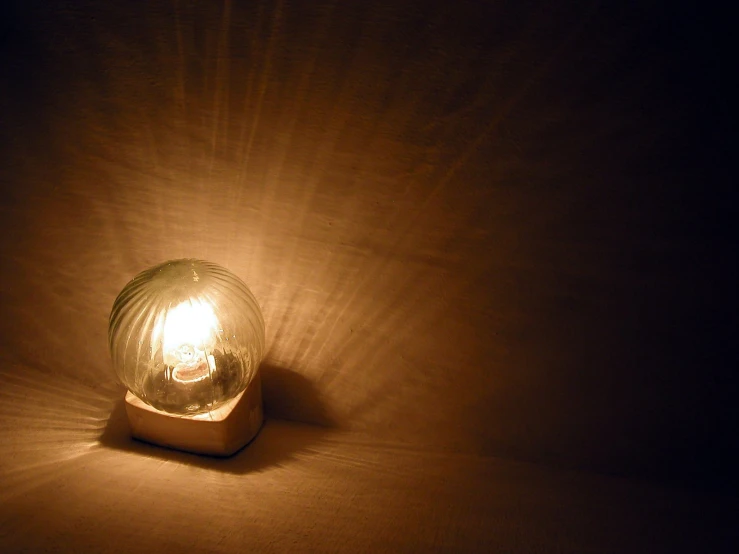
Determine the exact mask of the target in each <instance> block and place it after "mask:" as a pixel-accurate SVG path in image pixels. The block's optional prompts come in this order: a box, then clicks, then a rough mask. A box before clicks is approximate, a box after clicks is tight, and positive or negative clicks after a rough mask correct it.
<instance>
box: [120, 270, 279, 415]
mask: <svg viewBox="0 0 739 554" xmlns="http://www.w3.org/2000/svg"><path fill="white" fill-rule="evenodd" d="M108 342H109V346H110V354H111V357H112V359H113V367H114V369H115V371H116V373H117V375H118V378H119V379H120V380H121V382H122V383H123V384H124V385H125V386H126V387H128V390H129V391H131V392H132V393H133V394H135V395H136V396H137V397H138V398H140V399H141V400H142V401H144V402H145V403H147V404H149V405H150V406H153V407H154V408H156V409H158V410H163V411H166V412H170V413H174V414H194V413H199V412H207V411H210V410H213V409H215V408H218V407H219V406H221V405H223V404H224V403H226V402H228V401H229V400H231V399H232V398H235V397H236V396H238V395H239V393H240V392H242V391H243V390H244V389H246V387H247V385H249V383H250V382H251V381H252V379H254V377H255V376H256V372H257V369H258V367H259V362H260V361H261V359H262V354H263V352H264V319H263V317H262V312H261V310H260V309H259V305H258V304H257V301H256V299H255V298H254V295H253V294H252V293H251V291H250V290H249V289H248V288H247V286H246V285H245V284H244V283H243V282H242V281H241V280H240V279H239V278H238V277H237V276H236V275H234V274H233V273H231V272H230V271H228V270H227V269H225V268H223V267H221V266H219V265H216V264H214V263H210V262H205V261H201V260H191V259H186V260H172V261H169V262H164V263H163V264H160V265H157V266H155V267H152V268H151V269H147V270H146V271H143V272H142V273H140V274H138V275H137V276H136V277H134V278H133V280H131V281H130V282H129V283H128V284H127V285H126V287H125V288H124V289H123V290H122V291H121V293H120V294H119V295H118V298H116V300H115V303H114V304H113V310H112V311H111V313H110V322H109V327H108Z"/></svg>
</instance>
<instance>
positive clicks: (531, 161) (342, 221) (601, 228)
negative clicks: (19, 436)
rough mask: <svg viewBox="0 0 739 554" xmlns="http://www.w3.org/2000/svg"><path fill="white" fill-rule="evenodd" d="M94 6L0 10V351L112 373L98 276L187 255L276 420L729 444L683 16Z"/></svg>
mask: <svg viewBox="0 0 739 554" xmlns="http://www.w3.org/2000/svg"><path fill="white" fill-rule="evenodd" d="M87 4H89V5H85V3H84V2H77V3H74V5H73V6H71V5H68V4H67V5H64V4H61V3H59V4H57V3H53V2H31V3H25V4H23V5H22V6H21V7H19V8H17V9H16V10H15V11H13V12H12V13H10V12H7V14H8V15H9V17H7V18H5V22H6V23H4V24H3V33H4V34H3V37H4V38H3V39H2V40H3V50H2V94H1V95H0V102H1V103H0V110H1V111H0V116H1V117H2V127H1V128H0V138H1V139H2V150H1V151H0V152H1V154H0V155H1V156H2V157H1V159H0V161H1V162H2V167H0V179H1V180H2V187H3V190H2V206H1V208H0V209H1V212H0V248H1V253H2V260H1V261H0V263H1V264H2V265H1V266H0V267H1V271H2V273H1V274H0V279H1V287H0V295H1V296H0V302H1V303H2V304H1V305H2V318H1V319H0V336H1V337H2V338H1V339H0V340H1V341H2V342H1V343H0V347H1V348H2V356H3V357H4V358H6V359H8V360H13V361H15V362H18V363H21V364H24V365H25V366H28V367H32V368H34V369H36V370H39V371H41V372H43V373H44V374H47V375H50V376H51V375H53V374H62V375H63V376H64V377H65V378H70V379H73V380H76V381H79V382H82V383H85V384H86V385H90V386H98V385H99V384H100V383H109V382H112V380H113V376H112V372H111V370H110V367H109V362H108V355H107V347H106V325H107V316H108V312H109V309H110V306H111V304H112V302H113V299H114V298H115V295H116V294H117V292H118V291H119V290H120V289H121V288H122V287H123V285H124V284H125V283H126V281H127V280H128V279H129V278H130V277H132V276H133V275H134V274H135V273H137V272H138V271H140V270H142V269H144V268H146V267H148V266H149V265H153V264H155V263H157V262H160V261H163V260H165V259H170V258H177V257H201V258H205V259H209V260H212V261H215V262H217V263H220V264H223V265H225V266H227V267H229V268H230V269H232V270H233V271H234V272H236V273H237V274H238V275H240V276H241V277H242V278H243V279H244V280H245V281H246V282H247V283H248V284H249V286H250V287H251V288H252V290H253V291H254V293H255V295H256V296H257V298H258V300H259V301H260V303H261V305H262V307H263V310H264V314H265V319H266V324H267V342H268V355H267V358H266V361H265V396H266V402H267V411H268V413H271V414H272V415H273V416H276V417H283V418H288V419H297V420H300V421H306V422H312V423H320V424H324V425H329V426H337V427H340V428H345V429H351V430H356V431H362V432H365V433H369V434H370V435H374V436H376V437H379V438H383V439H388V440H402V441H409V442H412V443H415V444H423V445H430V446H433V447H436V448H442V449H454V450H459V451H463V452H475V453H485V454H502V455H511V456H515V457H519V458H525V459H533V460H544V461H548V462H555V463H565V464H574V465H578V466H588V467H595V468H598V469H603V470H610V471H619V472H637V473H643V472H651V471H653V470H655V469H657V468H659V471H660V472H662V471H665V470H667V471H670V472H673V473H676V474H680V475H688V474H692V473H695V472H699V471H704V470H709V471H711V472H713V471H715V470H717V469H720V468H721V467H724V468H728V467H730V464H731V463H732V460H734V461H735V460H736V458H735V457H734V458H732V456H731V455H729V454H731V452H730V448H731V447H732V446H733V445H734V444H735V438H734V437H733V436H732V434H733V429H735V426H736V423H737V412H736V408H735V407H734V403H733V398H734V393H735V392H736V377H734V369H733V365H734V363H735V362H736V359H735V358H736V355H735V353H734V352H730V347H729V344H730V342H729V339H730V335H731V333H730V330H731V327H730V323H731V319H730V317H733V315H731V314H733V308H734V305H735V293H734V284H733V283H734V282H735V279H736V273H735V270H733V269H731V264H730V261H731V258H732V257H733V256H732V255H731V253H732V252H733V247H732V239H731V238H730V236H731V233H730V232H729V227H728V222H730V221H733V220H732V219H731V218H730V214H729V211H730V210H731V211H734V209H733V208H732V207H731V206H730V204H729V202H728V198H729V195H728V190H729V176H728V174H726V173H724V172H723V171H724V169H725V168H726V167H727V165H726V162H725V160H726V159H727V149H725V148H724V149H722V146H721V145H722V142H721V139H722V137H723V134H722V133H723V132H724V131H723V126H724V123H723V119H722V118H721V117H720V116H721V113H720V111H721V110H722V109H724V105H723V104H722V103H721V102H722V99H723V96H722V95H721V94H722V93H721V90H720V88H719V87H720V83H719V82H717V81H715V80H714V79H715V77H716V76H717V75H718V73H717V67H718V65H719V63H718V61H716V60H717V59H718V58H716V56H713V50H711V49H712V48H714V46H713V45H712V43H711V42H710V41H707V42H706V41H704V39H705V38H706V36H707V35H704V34H702V33H704V31H705V29H704V28H703V27H702V21H701V20H700V18H691V19H688V18H687V16H686V17H683V15H682V14H680V13H675V12H674V11H673V12H671V13H670V17H665V15H664V12H662V11H661V10H660V9H659V6H651V7H650V6H649V5H648V4H642V5H640V7H633V6H632V7H626V6H623V5H622V4H621V3H615V2H614V3H613V4H618V5H617V6H614V7H609V5H608V3H597V2H580V3H578V2H570V3H566V2H565V3H557V2H512V3H500V2H487V3H485V2H471V1H469V2H466V1H462V2H440V3H438V5H436V4H434V3H431V2H428V1H418V2H412V1H403V2H377V3H374V2H373V3H371V2H362V1H356V2H354V1H350V2H327V1H305V2H303V1H298V2H287V1H286V2H278V1H275V2H270V1H263V2H225V3H218V2H209V3H208V2H205V3H198V5H196V4H195V3H194V2H172V3H167V2H161V3H160V2H146V3H130V2H119V3H113V2H88V3H87ZM560 4H561V5H560ZM5 9H6V10H8V9H9V8H5ZM691 17H692V16H691ZM712 38H713V39H716V37H715V35H714V36H713V37H712ZM716 40H718V39H716ZM699 43H700V44H701V45H702V48H703V49H704V50H701V51H696V50H695V47H696V45H698V44H699ZM719 46H720V45H719ZM719 46H716V49H717V50H716V52H718V51H719V50H718V48H719ZM665 468H667V469H665Z"/></svg>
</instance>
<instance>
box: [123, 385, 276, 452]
mask: <svg viewBox="0 0 739 554" xmlns="http://www.w3.org/2000/svg"><path fill="white" fill-rule="evenodd" d="M126 414H127V415H128V422H129V423H130V425H131V434H132V435H133V437H134V438H136V439H139V440H142V441H145V442H150V443H153V444H158V445H161V446H167V447H169V448H175V449H177V450H184V451H187V452H194V453H196V454H209V455H212V456H230V455H232V454H234V453H236V452H238V451H239V450H241V449H242V448H243V447H244V446H246V445H247V444H248V443H249V442H251V440H252V439H253V438H254V437H256V435H257V433H258V432H259V429H260V428H261V427H262V421H263V413H262V387H261V383H260V379H259V374H258V373H257V375H256V376H255V377H254V379H252V381H251V383H249V386H247V387H246V389H245V390H244V391H243V392H242V393H241V394H239V395H238V396H237V397H236V398H234V399H233V400H230V401H228V402H227V403H226V404H224V405H223V406H221V407H219V408H217V409H215V410H213V411H211V412H206V413H202V414H194V415H177V414H170V413H167V412H163V411H161V410H157V409H156V408H153V407H152V406H149V405H148V404H146V403H145V402H143V401H142V400H141V399H139V398H138V397H137V396H135V395H134V394H132V393H131V392H130V391H129V392H127V393H126Z"/></svg>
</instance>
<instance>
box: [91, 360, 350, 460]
mask: <svg viewBox="0 0 739 554" xmlns="http://www.w3.org/2000/svg"><path fill="white" fill-rule="evenodd" d="M260 372H261V377H262V395H263V399H264V413H265V423H264V425H263V426H262V428H261V430H260V431H259V434H258V435H257V436H256V437H255V438H254V440H252V441H251V442H250V443H249V444H248V445H247V446H245V447H244V448H243V449H241V450H240V451H239V452H237V453H236V454H234V455H233V456H230V457H228V458H217V457H212V456H201V455H198V454H191V453H189V452H181V451H179V450H173V449H171V448H166V447H162V446H155V445H151V444H147V443H144V442H141V441H138V440H135V439H133V438H132V437H131V431H130V428H129V425H128V417H127V416H126V407H125V400H124V398H123V396H121V399H120V400H119V401H118V402H116V404H115V406H114V408H113V410H112V411H111V414H110V417H109V418H108V423H107V425H106V426H105V429H104V431H103V433H102V435H101V436H100V439H99V441H100V444H101V445H103V446H105V447H108V448H114V449H117V450H124V451H127V452H133V453H137V454H141V455H143V456H147V457H157V458H161V459H166V460H171V461H176V462H179V463H183V464H188V465H193V466H199V467H203V468H207V469H214V470H217V471H224V472H230V473H251V472H257V471H260V470H262V469H265V468H268V467H271V466H279V465H282V464H284V463H286V462H287V461H289V460H291V459H293V458H294V457H295V456H296V455H297V454H298V453H300V452H306V451H307V450H308V449H309V447H311V446H315V445H317V444H319V443H320V442H321V441H322V440H323V439H324V438H325V436H326V435H327V433H328V432H329V430H330V428H334V427H336V422H335V419H334V417H333V416H332V415H331V410H330V409H329V408H328V407H327V406H325V405H324V403H323V402H322V401H321V398H320V395H319V394H318V392H317V391H316V389H315V387H314V386H313V383H311V382H310V381H309V380H308V379H306V378H305V377H304V376H302V375H300V374H299V373H295V372H294V371H291V370H289V369H285V368H281V367H277V366H274V365H271V364H268V363H263V364H262V365H261V367H260ZM285 420H288V421H285Z"/></svg>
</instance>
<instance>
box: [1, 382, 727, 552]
mask: <svg viewBox="0 0 739 554" xmlns="http://www.w3.org/2000/svg"><path fill="white" fill-rule="evenodd" d="M6 369H8V368H6ZM11 369H12V368H11ZM16 369H17V368H16ZM2 375H3V378H4V379H5V387H4V388H3V389H2V396H3V398H2V402H0V444H3V448H4V452H3V455H2V457H1V458H0V552H131V551H139V552H181V551H187V552H247V551H258V552H309V551H310V552H383V551H385V552H406V551H407V552H699V551H701V552H720V551H727V552H729V551H732V546H734V545H735V544H737V542H736V531H735V529H734V528H735V525H734V523H735V521H736V515H737V513H738V512H737V501H736V499H734V498H733V497H731V496H726V497H723V496H721V495H720V494H719V493H715V492H714V493H710V494H709V493H707V492H696V491H694V490H693V491H690V490H687V489H677V488H668V487H665V486H661V485H656V484H650V483H646V482H640V481H635V480H628V479H623V478H617V477H609V476H602V475H595V474H588V473H582V472H574V471H566V470H561V469H552V468H547V467H543V466H537V465H535V464H530V463H522V462H515V461H507V460H502V459H498V458H491V457H483V456H474V455H469V454H459V453H454V452H443V451H439V450H434V449H433V448H424V447H422V446H418V445H415V446H413V447H410V446H404V445H402V444H399V443H388V442H377V441H373V440H371V439H369V438H364V437H363V436H361V435H358V434H356V433H354V434H352V433H347V432H340V431H336V430H331V429H323V428H320V427H315V426H307V425H303V424H297V423H291V422H283V421H276V420H268V421H267V422H266V424H265V426H264V427H263V428H262V431H261V433H260V434H259V436H258V437H257V438H256V440H255V441H254V442H253V443H252V444H251V445H249V446H248V447H247V448H246V449H245V450H243V451H241V452H240V453H239V454H237V455H236V456H234V457H232V458H229V459H214V458H207V457H200V456H195V455H190V454H185V453H180V452H175V451H170V450H166V449H163V448H158V447H154V446H149V445H146V444H142V443H137V442H134V441H132V440H131V439H130V438H129V436H128V430H127V423H126V418H125V413H124V409H123V395H122V394H121V391H120V388H119V387H117V386H114V385H112V384H111V385H101V386H99V387H96V388H94V389H93V388H89V387H81V386H80V385H79V384H77V383H75V382H74V381H72V380H68V381H65V380H63V379H61V380H59V381H58V382H56V383H54V385H53V386H52V385H51V384H49V385H45V384H44V383H43V381H40V380H37V379H34V373H33V371H32V370H30V369H28V370H26V371H23V372H19V371H10V370H8V371H3V372H2Z"/></svg>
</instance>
